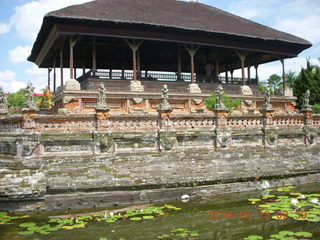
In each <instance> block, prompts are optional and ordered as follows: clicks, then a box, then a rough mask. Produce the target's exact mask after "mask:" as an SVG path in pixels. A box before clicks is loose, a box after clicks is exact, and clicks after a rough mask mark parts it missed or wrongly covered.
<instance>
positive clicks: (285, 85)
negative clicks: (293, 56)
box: [280, 58, 287, 95]
mask: <svg viewBox="0 0 320 240" xmlns="http://www.w3.org/2000/svg"><path fill="white" fill-rule="evenodd" d="M280 61H281V64H282V84H283V86H282V87H283V95H284V94H285V91H286V88H287V82H286V71H285V67H284V59H283V58H281V59H280Z"/></svg>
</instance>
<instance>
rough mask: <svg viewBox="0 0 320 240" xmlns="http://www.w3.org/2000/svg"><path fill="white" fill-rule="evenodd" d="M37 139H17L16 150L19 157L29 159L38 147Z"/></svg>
mask: <svg viewBox="0 0 320 240" xmlns="http://www.w3.org/2000/svg"><path fill="white" fill-rule="evenodd" d="M39 143H40V142H39V138H38V136H37V137H36V138H25V137H21V138H18V139H17V150H18V152H19V155H21V156H23V157H29V156H31V155H33V153H34V151H35V149H36V148H37V146H38V145H39Z"/></svg>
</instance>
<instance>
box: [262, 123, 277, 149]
mask: <svg viewBox="0 0 320 240" xmlns="http://www.w3.org/2000/svg"><path fill="white" fill-rule="evenodd" d="M261 130H262V133H263V144H264V145H267V144H268V145H269V146H275V144H276V143H277V140H278V134H277V133H276V132H275V131H272V130H271V129H268V128H265V127H263V128H262V129H261Z"/></svg>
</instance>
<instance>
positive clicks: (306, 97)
mask: <svg viewBox="0 0 320 240" xmlns="http://www.w3.org/2000/svg"><path fill="white" fill-rule="evenodd" d="M301 108H302V110H304V111H312V109H311V106H310V90H309V89H307V91H306V92H305V94H303V103H302V107H301Z"/></svg>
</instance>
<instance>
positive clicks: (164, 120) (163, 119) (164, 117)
mask: <svg viewBox="0 0 320 240" xmlns="http://www.w3.org/2000/svg"><path fill="white" fill-rule="evenodd" d="M160 106H161V105H160ZM160 106H159V108H158V114H159V125H160V128H171V127H172V123H171V120H170V115H171V113H172V108H171V107H170V108H171V109H160Z"/></svg>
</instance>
